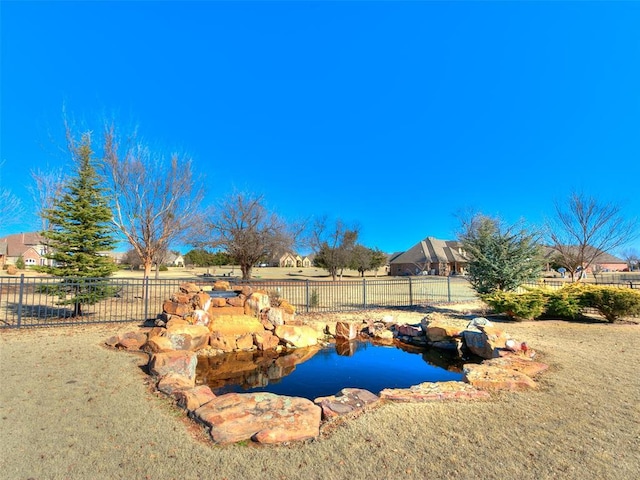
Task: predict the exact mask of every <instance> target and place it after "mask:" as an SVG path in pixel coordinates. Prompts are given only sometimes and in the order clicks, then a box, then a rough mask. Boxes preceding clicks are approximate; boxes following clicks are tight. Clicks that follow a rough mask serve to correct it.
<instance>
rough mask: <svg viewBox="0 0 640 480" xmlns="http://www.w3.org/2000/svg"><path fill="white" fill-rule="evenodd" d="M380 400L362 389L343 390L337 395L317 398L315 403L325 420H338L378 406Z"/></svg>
mask: <svg viewBox="0 0 640 480" xmlns="http://www.w3.org/2000/svg"><path fill="white" fill-rule="evenodd" d="M379 400H380V398H379V397H378V396H377V395H374V394H373V393H371V392H370V391H368V390H364V389H361V388H343V389H342V390H340V392H338V393H337V394H336V395H331V396H329V397H319V398H316V399H315V400H314V401H313V403H315V404H316V405H319V406H320V408H321V409H322V416H323V418H325V419H331V418H336V417H339V416H342V415H347V414H357V413H360V412H362V411H363V410H364V409H365V407H367V406H371V405H374V404H376V403H377V402H378V401H379Z"/></svg>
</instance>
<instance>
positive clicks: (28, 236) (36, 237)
mask: <svg viewBox="0 0 640 480" xmlns="http://www.w3.org/2000/svg"><path fill="white" fill-rule="evenodd" d="M43 244H44V239H43V238H42V236H41V235H40V234H39V233H37V232H26V233H15V234H13V235H7V236H6V237H4V238H0V245H3V247H0V250H2V249H6V250H5V252H6V256H7V257H19V256H20V255H22V254H23V253H24V252H26V251H27V250H29V248H32V247H35V246H37V245H43Z"/></svg>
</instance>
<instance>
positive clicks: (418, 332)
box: [396, 323, 424, 337]
mask: <svg viewBox="0 0 640 480" xmlns="http://www.w3.org/2000/svg"><path fill="white" fill-rule="evenodd" d="M396 333H397V334H398V335H404V336H405V337H419V336H422V335H424V332H423V330H422V327H421V326H418V325H409V324H406V323H403V324H400V325H396Z"/></svg>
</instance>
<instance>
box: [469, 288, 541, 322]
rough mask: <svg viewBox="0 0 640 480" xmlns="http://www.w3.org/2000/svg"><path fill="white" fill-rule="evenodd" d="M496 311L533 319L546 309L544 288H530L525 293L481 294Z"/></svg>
mask: <svg viewBox="0 0 640 480" xmlns="http://www.w3.org/2000/svg"><path fill="white" fill-rule="evenodd" d="M481 298H482V300H483V301H484V302H485V303H487V304H488V305H489V306H490V307H491V308H492V309H493V310H494V311H495V312H496V313H504V314H506V315H507V316H509V317H510V318H512V319H513V320H533V319H535V318H538V317H539V316H540V315H542V314H543V313H544V311H545V306H546V298H545V296H544V294H543V293H542V290H539V289H536V290H529V291H527V292H524V293H514V292H503V291H501V290H497V291H495V292H493V293H488V294H485V295H481Z"/></svg>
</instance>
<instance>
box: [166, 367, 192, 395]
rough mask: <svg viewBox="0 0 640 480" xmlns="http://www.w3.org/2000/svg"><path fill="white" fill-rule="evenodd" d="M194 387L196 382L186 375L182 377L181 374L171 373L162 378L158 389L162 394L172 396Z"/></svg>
mask: <svg viewBox="0 0 640 480" xmlns="http://www.w3.org/2000/svg"><path fill="white" fill-rule="evenodd" d="M194 385H195V381H194V379H193V378H188V377H185V376H184V375H180V374H179V373H174V372H171V373H168V374H166V375H165V376H163V377H161V378H160V380H159V381H158V385H157V388H158V390H160V391H161V392H162V393H166V394H167V395H171V394H172V393H174V392H175V391H177V390H185V389H189V388H193V387H194Z"/></svg>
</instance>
